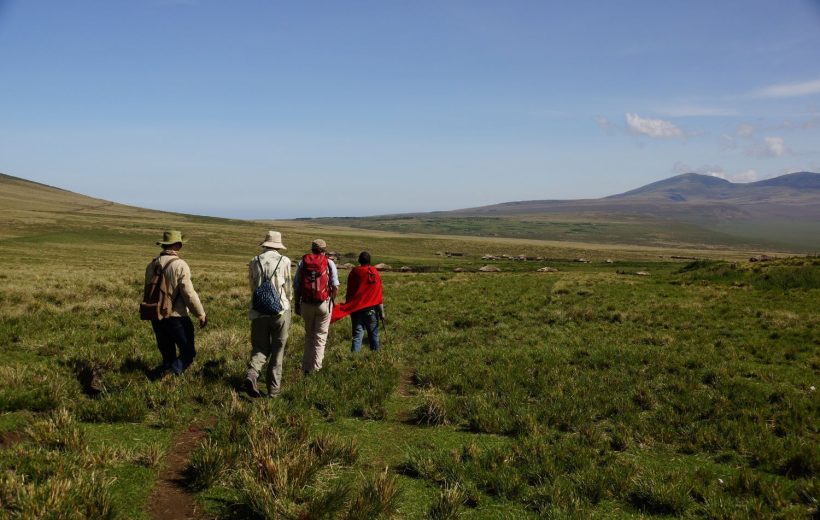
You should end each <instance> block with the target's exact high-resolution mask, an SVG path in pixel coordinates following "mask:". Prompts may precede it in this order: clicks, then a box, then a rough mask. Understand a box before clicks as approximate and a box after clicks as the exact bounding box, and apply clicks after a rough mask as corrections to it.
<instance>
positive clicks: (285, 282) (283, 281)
mask: <svg viewBox="0 0 820 520" xmlns="http://www.w3.org/2000/svg"><path fill="white" fill-rule="evenodd" d="M257 258H258V259H259V260H261V261H262V267H263V268H264V269H265V273H264V275H263V274H262V270H261V269H260V268H259V262H257V260H256V259H257ZM280 258H281V259H282V261H281V262H280V261H279V259H280ZM277 263H278V264H279V267H276V264H277ZM274 268H276V272H275V273H274V271H273V269H274ZM263 276H267V278H268V279H269V280H270V281H271V283H272V284H273V286H274V287H275V288H276V290H277V291H279V297H280V298H281V300H282V312H285V311H287V310H290V300H291V298H293V284H292V283H291V279H290V258H288V257H286V256H284V255H281V254H279V252H278V251H277V250H275V249H265V250H264V251H263V252H262V253H260V254H259V255H258V256H255V257H253V258H252V259H251V261H250V262H249V263H248V284H249V285H250V288H251V294H253V291H255V290H256V288H257V287H259V286H260V285H262V281H263V280H264V278H263ZM260 316H263V315H262V314H260V313H258V312H257V311H255V310H253V301H251V302H249V304H248V318H250V319H252V320H253V319H256V318H259V317H260Z"/></svg>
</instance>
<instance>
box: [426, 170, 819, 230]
mask: <svg viewBox="0 0 820 520" xmlns="http://www.w3.org/2000/svg"><path fill="white" fill-rule="evenodd" d="M570 213H582V214H590V213H594V214H605V215H610V216H614V215H643V216H649V217H657V218H677V219H683V220H685V221H696V222H703V221H710V220H714V219H717V220H720V219H724V218H730V217H745V218H757V217H768V216H772V217H783V218H795V219H820V173H812V172H800V173H792V174H788V175H783V176H781V177H776V178H774V179H768V180H765V181H758V182H750V183H733V182H729V181H727V180H724V179H720V178H718V177H712V176H709V175H701V174H697V173H685V174H683V175H677V176H675V177H671V178H669V179H665V180H662V181H658V182H653V183H651V184H647V185H646V186H643V187H640V188H637V189H634V190H631V191H627V192H625V193H620V194H618V195H611V196H609V197H604V198H601V199H580V200H530V201H519V202H506V203H502V204H494V205H491V206H482V207H476V208H466V209H461V210H455V211H452V212H439V213H437V214H439V215H442V214H458V215H499V216H501V215H523V214H530V215H533V214H570Z"/></svg>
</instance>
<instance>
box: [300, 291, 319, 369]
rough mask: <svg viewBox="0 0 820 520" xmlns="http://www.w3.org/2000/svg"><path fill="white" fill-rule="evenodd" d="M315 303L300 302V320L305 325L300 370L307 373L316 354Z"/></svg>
mask: <svg viewBox="0 0 820 520" xmlns="http://www.w3.org/2000/svg"><path fill="white" fill-rule="evenodd" d="M316 307H317V306H316V305H314V304H312V303H302V320H304V325H305V348H304V351H303V352H302V372H304V373H305V374H307V373H309V372H310V371H311V370H312V368H313V364H314V359H315V356H316V349H315V343H316Z"/></svg>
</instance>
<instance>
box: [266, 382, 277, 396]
mask: <svg viewBox="0 0 820 520" xmlns="http://www.w3.org/2000/svg"><path fill="white" fill-rule="evenodd" d="M268 397H271V398H274V397H279V389H276V390H274V389H273V385H268Z"/></svg>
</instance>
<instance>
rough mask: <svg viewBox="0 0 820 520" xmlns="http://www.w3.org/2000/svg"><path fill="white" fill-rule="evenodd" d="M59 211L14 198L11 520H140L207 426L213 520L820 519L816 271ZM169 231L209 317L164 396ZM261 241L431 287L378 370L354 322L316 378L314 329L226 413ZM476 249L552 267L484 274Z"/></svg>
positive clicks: (201, 468)
mask: <svg viewBox="0 0 820 520" xmlns="http://www.w3.org/2000/svg"><path fill="white" fill-rule="evenodd" d="M0 187H2V186H0ZM5 189H6V194H8V193H9V191H10V190H12V189H13V188H8V187H6V188H5ZM38 193H40V192H39V191H38ZM49 193H50V194H51V195H54V194H53V193H51V192H49ZM12 195H13V194H12ZM54 197H55V198H54V199H53V200H51V201H50V202H48V203H45V204H43V205H42V206H37V207H36V208H33V207H32V206H31V205H30V204H29V205H26V204H24V203H20V207H15V206H13V205H11V204H13V203H14V201H15V200H17V201H20V200H21V198H20V197H14V196H9V198H8V199H7V202H8V204H10V205H9V206H5V208H6V209H5V210H3V213H2V219H3V220H2V221H1V222H0V229H1V230H2V232H0V237H2V238H0V306H1V307H2V313H0V349H1V350H0V377H2V380H3V385H2V387H0V436H2V439H3V443H2V445H0V465H2V467H3V468H4V469H5V471H4V473H3V474H2V476H0V511H2V514H3V515H5V516H8V517H11V518H147V516H146V513H145V512H144V511H145V501H146V500H147V498H148V496H149V494H150V492H151V489H152V486H153V484H154V481H155V480H156V478H157V475H158V472H159V469H160V468H161V467H162V465H163V464H164V463H165V462H164V461H165V457H166V454H167V451H168V450H169V448H170V446H171V442H172V439H173V438H174V437H175V436H177V435H178V434H179V433H180V432H184V431H185V430H187V429H189V428H190V427H191V426H196V427H200V428H204V429H205V430H206V435H205V437H204V441H203V443H202V444H201V446H200V447H199V448H197V449H196V450H195V451H194V453H193V455H192V456H191V460H190V462H189V472H188V474H189V482H188V485H189V487H190V489H191V492H194V493H196V494H197V495H196V496H197V500H198V501H199V503H200V504H201V506H202V507H203V508H204V510H205V511H207V512H208V514H210V515H212V516H216V517H220V518H321V517H327V518H376V517H399V518H428V517H432V518H456V517H459V518H545V517H546V518H649V517H684V518H738V519H740V518H812V517H814V518H816V517H817V515H818V504H817V500H818V497H819V496H820V485H819V484H818V478H817V475H818V470H820V452H818V440H819V439H818V424H820V421H818V402H819V401H818V399H817V394H816V392H815V387H816V386H817V382H818V373H820V349H819V348H818V347H819V345H820V333H818V327H819V326H820V314H818V311H817V302H818V301H820V262H818V259H817V258H814V257H809V258H801V259H792V260H781V261H776V262H773V263H766V264H748V263H746V262H744V261H742V260H741V259H742V258H744V257H747V256H748V252H743V251H714V250H712V251H692V250H685V249H671V248H670V249H659V248H652V247H639V246H635V247H630V248H624V247H618V246H612V245H609V246H607V245H592V244H585V243H574V244H572V243H560V242H542V241H534V240H529V241H524V240H520V241H516V240H507V239H493V238H476V237H435V236H429V235H399V234H393V233H388V232H369V231H361V230H352V229H344V228H322V227H318V226H316V224H315V223H303V222H282V223H276V224H275V225H274V224H268V223H265V224H261V223H248V222H241V221H225V220H219V219H211V218H204V217H191V216H180V215H173V214H168V213H165V214H157V213H154V212H150V211H147V210H140V209H136V208H127V207H124V206H117V205H105V206H103V205H98V204H96V203H94V204H92V203H89V202H88V201H87V199H82V198H78V199H72V200H67V199H66V198H65V197H60V196H59V194H57V195H54ZM171 226H173V227H178V228H181V229H183V230H184V231H186V232H187V233H188V235H189V237H190V242H189V243H188V244H187V245H186V246H185V248H184V249H183V256H184V257H185V258H186V259H187V260H188V262H189V264H190V265H191V268H192V270H193V274H194V283H195V285H196V288H197V290H198V291H199V293H200V295H201V296H202V298H203V303H204V305H205V307H206V309H207V311H208V313H209V316H210V319H211V322H210V324H209V326H208V328H206V329H204V330H202V331H198V336H197V350H198V355H197V358H196V361H195V363H194V365H193V366H192V368H191V369H190V370H189V371H188V372H186V373H185V374H184V375H183V376H181V377H179V378H170V379H162V380H159V381H152V380H151V379H150V377H149V375H150V372H151V368H152V367H154V366H155V365H156V364H157V363H158V362H159V356H158V353H157V352H156V348H155V346H154V342H153V336H152V334H151V331H150V327H149V326H148V325H147V324H146V323H143V322H140V321H139V320H138V316H137V312H136V309H137V303H138V300H139V298H140V295H141V290H142V282H143V280H142V273H143V271H144V267H145V265H146V263H147V262H148V261H149V260H150V258H151V256H152V255H154V254H155V253H156V251H157V248H156V247H155V246H153V242H154V241H155V240H156V239H157V236H158V234H159V233H160V232H161V230H162V229H163V228H164V227H171ZM269 227H272V228H275V229H279V230H281V231H282V232H283V234H284V241H285V244H286V245H288V247H289V250H288V253H289V254H290V256H291V257H292V258H296V257H298V256H299V255H301V254H302V253H304V252H306V251H305V250H306V249H307V247H308V245H309V243H310V240H311V239H312V238H315V237H317V236H322V237H323V238H325V239H326V240H327V241H328V243H329V244H330V246H331V249H334V250H336V251H338V252H340V253H343V254H347V253H357V252H358V251H360V250H362V249H367V250H369V251H371V252H372V253H373V255H374V258H375V259H377V260H378V261H385V262H387V263H389V264H392V265H393V266H394V267H398V266H401V265H409V266H412V267H413V268H414V269H415V270H416V272H413V273H385V274H384V277H383V278H384V283H385V300H386V301H385V304H386V307H387V312H388V319H389V323H388V327H387V330H386V333H385V338H384V339H385V345H384V347H385V348H384V350H383V351H382V352H378V353H369V352H364V353H362V354H360V355H356V356H354V355H352V354H350V353H349V352H348V350H349V341H350V331H349V328H348V327H349V322H347V321H344V322H341V323H339V324H337V325H334V327H333V328H332V331H331V337H330V341H329V346H328V355H327V358H326V362H325V369H323V371H321V372H320V373H318V374H316V375H315V377H310V378H303V377H302V376H301V375H300V371H299V363H300V359H301V348H300V347H301V342H302V337H303V329H302V326H301V322H300V320H299V319H298V318H297V319H295V320H294V325H293V328H292V330H291V338H290V342H289V345H288V350H287V354H286V357H285V376H284V378H285V381H284V388H283V395H282V398H281V399H279V400H253V401H252V400H249V399H248V398H246V397H245V396H244V395H242V394H241V393H237V392H236V391H235V389H236V388H237V386H238V385H239V384H240V383H241V378H242V374H243V372H244V366H245V363H246V360H247V356H248V352H249V344H248V343H249V331H248V321H247V317H246V309H247V299H248V292H249V291H248V288H247V287H246V275H245V273H246V264H247V261H248V260H249V259H250V258H251V257H252V256H253V255H254V254H255V253H256V252H257V247H256V244H257V243H258V242H259V240H260V239H261V238H262V237H263V236H264V233H265V231H266V230H267V229H268V228H269ZM442 251H451V252H453V251H456V252H461V253H464V256H460V257H449V258H448V257H444V256H441V255H439V254H437V253H438V252H442ZM485 253H493V254H503V253H506V254H509V255H519V254H525V255H530V256H541V257H545V258H547V260H544V261H542V262H516V261H512V260H504V261H496V262H493V263H494V264H495V265H497V266H499V267H500V268H501V269H502V272H501V273H487V274H485V273H477V272H474V270H475V268H477V267H479V266H481V265H483V264H485V263H487V262H484V261H482V260H481V259H480V256H481V255H483V254H485ZM671 255H677V256H698V257H710V258H711V260H704V261H697V262H691V261H688V260H672V259H670V256H671ZM578 257H585V258H588V259H590V260H591V262H590V263H579V262H575V261H574V259H576V258H578ZM607 258H609V259H612V260H613V263H605V262H604V260H605V259H607ZM721 258H727V259H729V260H731V262H728V261H723V260H721ZM542 265H550V266H553V267H556V268H558V269H559V271H558V272H556V273H536V272H534V271H535V269H536V268H537V267H540V266H542ZM456 267H462V268H465V269H466V270H467V272H463V273H455V272H453V269H454V268H456ZM638 271H646V272H648V273H649V275H648V276H639V275H636V274H635V273H636V272H638ZM343 274H344V273H343Z"/></svg>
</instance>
